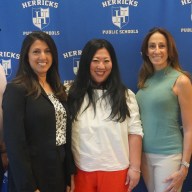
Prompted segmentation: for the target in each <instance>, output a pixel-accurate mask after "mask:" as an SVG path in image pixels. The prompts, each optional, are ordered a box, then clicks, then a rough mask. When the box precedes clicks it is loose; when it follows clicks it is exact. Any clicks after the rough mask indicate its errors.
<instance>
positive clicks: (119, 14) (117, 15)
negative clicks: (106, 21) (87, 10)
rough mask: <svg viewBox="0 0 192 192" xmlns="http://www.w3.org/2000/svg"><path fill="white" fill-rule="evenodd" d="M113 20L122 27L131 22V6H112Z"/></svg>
mask: <svg viewBox="0 0 192 192" xmlns="http://www.w3.org/2000/svg"><path fill="white" fill-rule="evenodd" d="M111 9H112V22H113V24H114V25H116V26H117V27H119V28H120V29H121V28H122V27H124V26H125V25H127V24H128V22H129V7H112V8H111Z"/></svg>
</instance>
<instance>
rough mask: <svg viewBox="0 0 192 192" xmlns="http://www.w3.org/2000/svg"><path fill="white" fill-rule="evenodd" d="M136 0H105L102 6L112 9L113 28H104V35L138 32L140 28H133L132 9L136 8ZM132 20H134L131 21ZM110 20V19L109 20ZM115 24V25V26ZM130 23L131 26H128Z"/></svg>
mask: <svg viewBox="0 0 192 192" xmlns="http://www.w3.org/2000/svg"><path fill="white" fill-rule="evenodd" d="M138 4H139V2H138V1H136V0H105V1H103V2H102V7H103V8H106V9H107V10H109V7H110V10H111V20H112V24H111V26H112V27H111V29H103V30H102V34H103V35H120V34H138V33H139V30H138V29H131V25H132V23H133V22H134V19H130V18H131V14H130V9H132V8H136V7H137V6H138ZM130 21H132V22H130ZM109 22H110V21H109ZM113 25H114V26H113ZM128 25H129V28H128V27H127V26H128Z"/></svg>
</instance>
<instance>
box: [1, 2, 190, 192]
mask: <svg viewBox="0 0 192 192" xmlns="http://www.w3.org/2000/svg"><path fill="white" fill-rule="evenodd" d="M154 26H158V27H164V28H167V29H168V30H169V31H170V32H171V33H172V34H173V36H174V38H175V40H176V44H177V47H178V51H179V55H180V62H181V65H182V67H183V69H185V70H187V71H189V72H191V73H192V1H191V0H155V1H154V0H145V1H144V0H106V1H104V0H103V1H102V0H31V1H30V0H0V64H1V65H3V67H4V69H5V72H6V76H7V80H8V81H10V80H11V79H12V78H13V77H14V76H15V73H16V70H17V67H18V59H19V56H20V55H19V52H20V48H21V43H22V41H23V39H24V37H25V36H26V35H27V34H29V33H30V32H31V31H34V30H42V31H45V32H47V33H48V34H50V35H51V36H52V37H53V38H54V40H55V42H56V44H57V47H58V51H59V64H60V65H59V70H60V75H61V78H62V81H63V82H67V81H71V80H73V79H74V77H75V73H76V71H77V69H78V64H79V58H80V55H81V51H82V48H83V46H84V45H85V43H86V42H87V41H88V40H90V39H92V38H105V39H107V40H109V41H110V42H111V43H112V44H113V46H114V48H115V50H116V53H117V57H118V60H119V65H120V70H121V75H122V79H123V81H124V82H125V84H126V85H127V86H128V87H129V88H130V89H132V90H133V91H134V92H136V91H137V86H136V85H137V75H138V71H139V68H140V65H141V63H142V60H141V54H140V46H141V43H142V40H143V38H144V36H145V35H146V33H147V32H148V30H149V29H150V28H152V27H154ZM191 172H192V171H190V173H189V175H188V178H187V180H186V182H185V185H184V189H183V191H184V192H189V191H192V173H191ZM135 191H139V192H142V191H146V190H145V187H144V186H143V182H142V181H141V182H140V184H139V186H138V187H137V189H136V190H135Z"/></svg>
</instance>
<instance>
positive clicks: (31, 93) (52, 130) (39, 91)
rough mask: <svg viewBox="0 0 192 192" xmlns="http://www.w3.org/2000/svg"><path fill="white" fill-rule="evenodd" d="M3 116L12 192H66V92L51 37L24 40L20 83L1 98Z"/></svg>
mask: <svg viewBox="0 0 192 192" xmlns="http://www.w3.org/2000/svg"><path fill="white" fill-rule="evenodd" d="M3 113H4V115H3V120H4V139H5V144H6V148H7V153H8V159H9V170H8V191H9V192H34V191H35V192H39V191H40V192H64V191H65V190H66V186H67V185H70V183H71V182H70V181H71V180H72V179H73V174H74V173H75V165H74V160H73V156H72V152H71V121H70V115H69V113H68V108H67V105H66V93H65V89H64V86H63V85H62V83H61V81H60V77H59V73H58V53H57V48H56V45H55V43H54V41H53V39H52V38H51V37H50V35H48V34H46V33H44V32H41V31H38V32H32V33H31V34H29V35H28V36H26V38H25V39H24V41H23V44H22V48H21V53H20V60H19V69H18V72H17V75H16V78H15V79H14V80H13V81H12V82H11V83H8V85H7V87H6V90H5V93H4V96H3ZM68 189H69V188H68ZM73 189H74V185H73V182H72V183H71V187H70V191H71V192H72V191H73Z"/></svg>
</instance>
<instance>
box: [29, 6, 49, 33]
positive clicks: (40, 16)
mask: <svg viewBox="0 0 192 192" xmlns="http://www.w3.org/2000/svg"><path fill="white" fill-rule="evenodd" d="M32 17H33V18H32V20H33V24H34V25H35V26H36V27H38V28H39V29H41V30H42V29H43V28H45V27H47V26H48V25H49V22H50V12H49V8H46V9H43V8H41V7H40V8H32Z"/></svg>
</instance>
